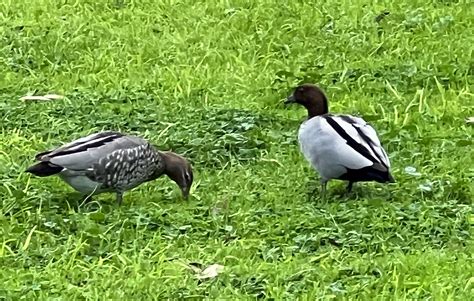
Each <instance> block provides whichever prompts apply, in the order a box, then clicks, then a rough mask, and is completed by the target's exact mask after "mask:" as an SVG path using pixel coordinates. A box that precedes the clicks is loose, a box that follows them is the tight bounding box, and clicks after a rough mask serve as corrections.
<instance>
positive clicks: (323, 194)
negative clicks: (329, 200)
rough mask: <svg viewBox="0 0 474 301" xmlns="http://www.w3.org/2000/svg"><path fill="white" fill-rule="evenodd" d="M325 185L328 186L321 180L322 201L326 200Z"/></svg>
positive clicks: (325, 181) (326, 182)
mask: <svg viewBox="0 0 474 301" xmlns="http://www.w3.org/2000/svg"><path fill="white" fill-rule="evenodd" d="M327 185H328V181H327V180H324V179H322V180H321V199H322V200H325V199H326V188H327Z"/></svg>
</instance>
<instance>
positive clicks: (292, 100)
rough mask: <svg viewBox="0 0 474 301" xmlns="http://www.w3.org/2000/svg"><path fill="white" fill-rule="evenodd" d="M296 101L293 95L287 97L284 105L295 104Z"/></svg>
mask: <svg viewBox="0 0 474 301" xmlns="http://www.w3.org/2000/svg"><path fill="white" fill-rule="evenodd" d="M295 102H296V100H295V96H294V95H293V94H291V95H290V96H288V98H287V99H286V100H285V102H284V104H285V105H289V104H292V103H295Z"/></svg>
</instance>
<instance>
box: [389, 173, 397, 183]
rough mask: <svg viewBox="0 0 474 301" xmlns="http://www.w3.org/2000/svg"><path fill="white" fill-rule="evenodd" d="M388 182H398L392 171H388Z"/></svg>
mask: <svg viewBox="0 0 474 301" xmlns="http://www.w3.org/2000/svg"><path fill="white" fill-rule="evenodd" d="M387 182H388V183H395V182H396V181H395V179H394V178H393V176H392V175H391V174H390V173H388V179H387Z"/></svg>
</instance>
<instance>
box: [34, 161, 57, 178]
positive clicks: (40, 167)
mask: <svg viewBox="0 0 474 301" xmlns="http://www.w3.org/2000/svg"><path fill="white" fill-rule="evenodd" d="M61 170H63V168H62V167H61V166H57V165H54V164H51V163H49V162H40V163H37V164H35V165H32V166H30V167H28V168H27V169H26V172H29V173H32V174H34V175H35V176H38V177H48V176H52V175H55V174H57V173H59V172H61Z"/></svg>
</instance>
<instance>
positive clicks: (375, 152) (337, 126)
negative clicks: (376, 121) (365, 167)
mask: <svg viewBox="0 0 474 301" xmlns="http://www.w3.org/2000/svg"><path fill="white" fill-rule="evenodd" d="M323 117H324V118H325V120H326V121H327V122H328V124H329V125H330V126H331V127H332V128H333V129H334V130H335V131H336V132H337V134H338V135H339V136H340V137H341V138H343V139H344V140H346V143H347V145H348V146H350V147H351V148H352V149H353V150H354V151H356V152H357V153H358V154H360V155H362V156H363V157H364V158H366V159H368V160H370V161H371V162H372V163H373V164H374V168H377V169H379V170H380V171H388V169H389V168H390V161H389V159H388V156H387V154H386V152H385V150H384V149H383V147H382V146H381V143H380V140H379V138H378V136H377V133H376V132H375V130H374V129H373V128H372V127H371V126H370V125H369V124H367V123H366V122H365V121H364V120H363V119H362V118H358V117H353V116H347V115H340V116H334V115H329V114H328V115H324V116H323Z"/></svg>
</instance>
